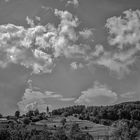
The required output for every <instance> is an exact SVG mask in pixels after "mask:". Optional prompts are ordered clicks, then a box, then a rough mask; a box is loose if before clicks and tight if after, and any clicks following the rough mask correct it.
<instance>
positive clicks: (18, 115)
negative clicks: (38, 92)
mask: <svg viewBox="0 0 140 140" xmlns="http://www.w3.org/2000/svg"><path fill="white" fill-rule="evenodd" d="M15 117H17V118H19V117H20V111H18V110H17V111H16V112H15Z"/></svg>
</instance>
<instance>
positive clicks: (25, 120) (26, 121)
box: [23, 118, 31, 125]
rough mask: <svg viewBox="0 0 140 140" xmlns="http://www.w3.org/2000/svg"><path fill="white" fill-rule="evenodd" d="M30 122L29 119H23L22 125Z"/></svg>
mask: <svg viewBox="0 0 140 140" xmlns="http://www.w3.org/2000/svg"><path fill="white" fill-rule="evenodd" d="M30 122H31V120H30V119H29V118H24V120H23V123H24V124H26V125H28V124H29V123H30Z"/></svg>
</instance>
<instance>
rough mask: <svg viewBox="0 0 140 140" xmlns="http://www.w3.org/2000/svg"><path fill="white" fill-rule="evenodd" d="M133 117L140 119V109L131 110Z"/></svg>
mask: <svg viewBox="0 0 140 140" xmlns="http://www.w3.org/2000/svg"><path fill="white" fill-rule="evenodd" d="M131 119H132V120H139V121H140V110H138V109H136V110H133V111H132V112H131Z"/></svg>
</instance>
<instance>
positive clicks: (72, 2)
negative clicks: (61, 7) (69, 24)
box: [66, 0, 79, 7]
mask: <svg viewBox="0 0 140 140" xmlns="http://www.w3.org/2000/svg"><path fill="white" fill-rule="evenodd" d="M69 5H74V6H75V7H78V6H79V0H67V4H66V6H69Z"/></svg>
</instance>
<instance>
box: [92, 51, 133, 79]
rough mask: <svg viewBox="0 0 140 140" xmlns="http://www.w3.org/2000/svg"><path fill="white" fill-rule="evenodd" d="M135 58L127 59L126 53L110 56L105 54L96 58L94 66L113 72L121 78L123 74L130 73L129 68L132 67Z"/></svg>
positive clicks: (107, 53)
mask: <svg viewBox="0 0 140 140" xmlns="http://www.w3.org/2000/svg"><path fill="white" fill-rule="evenodd" d="M134 62H135V58H127V54H126V53H115V54H111V53H109V52H105V53H104V55H102V56H101V57H100V58H98V59H97V60H96V61H95V62H94V64H97V65H101V66H104V67H106V68H108V69H109V70H111V71H114V72H116V73H117V74H118V76H119V77H120V78H121V77H122V76H124V74H128V73H129V72H130V68H129V66H131V65H133V64H134Z"/></svg>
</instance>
